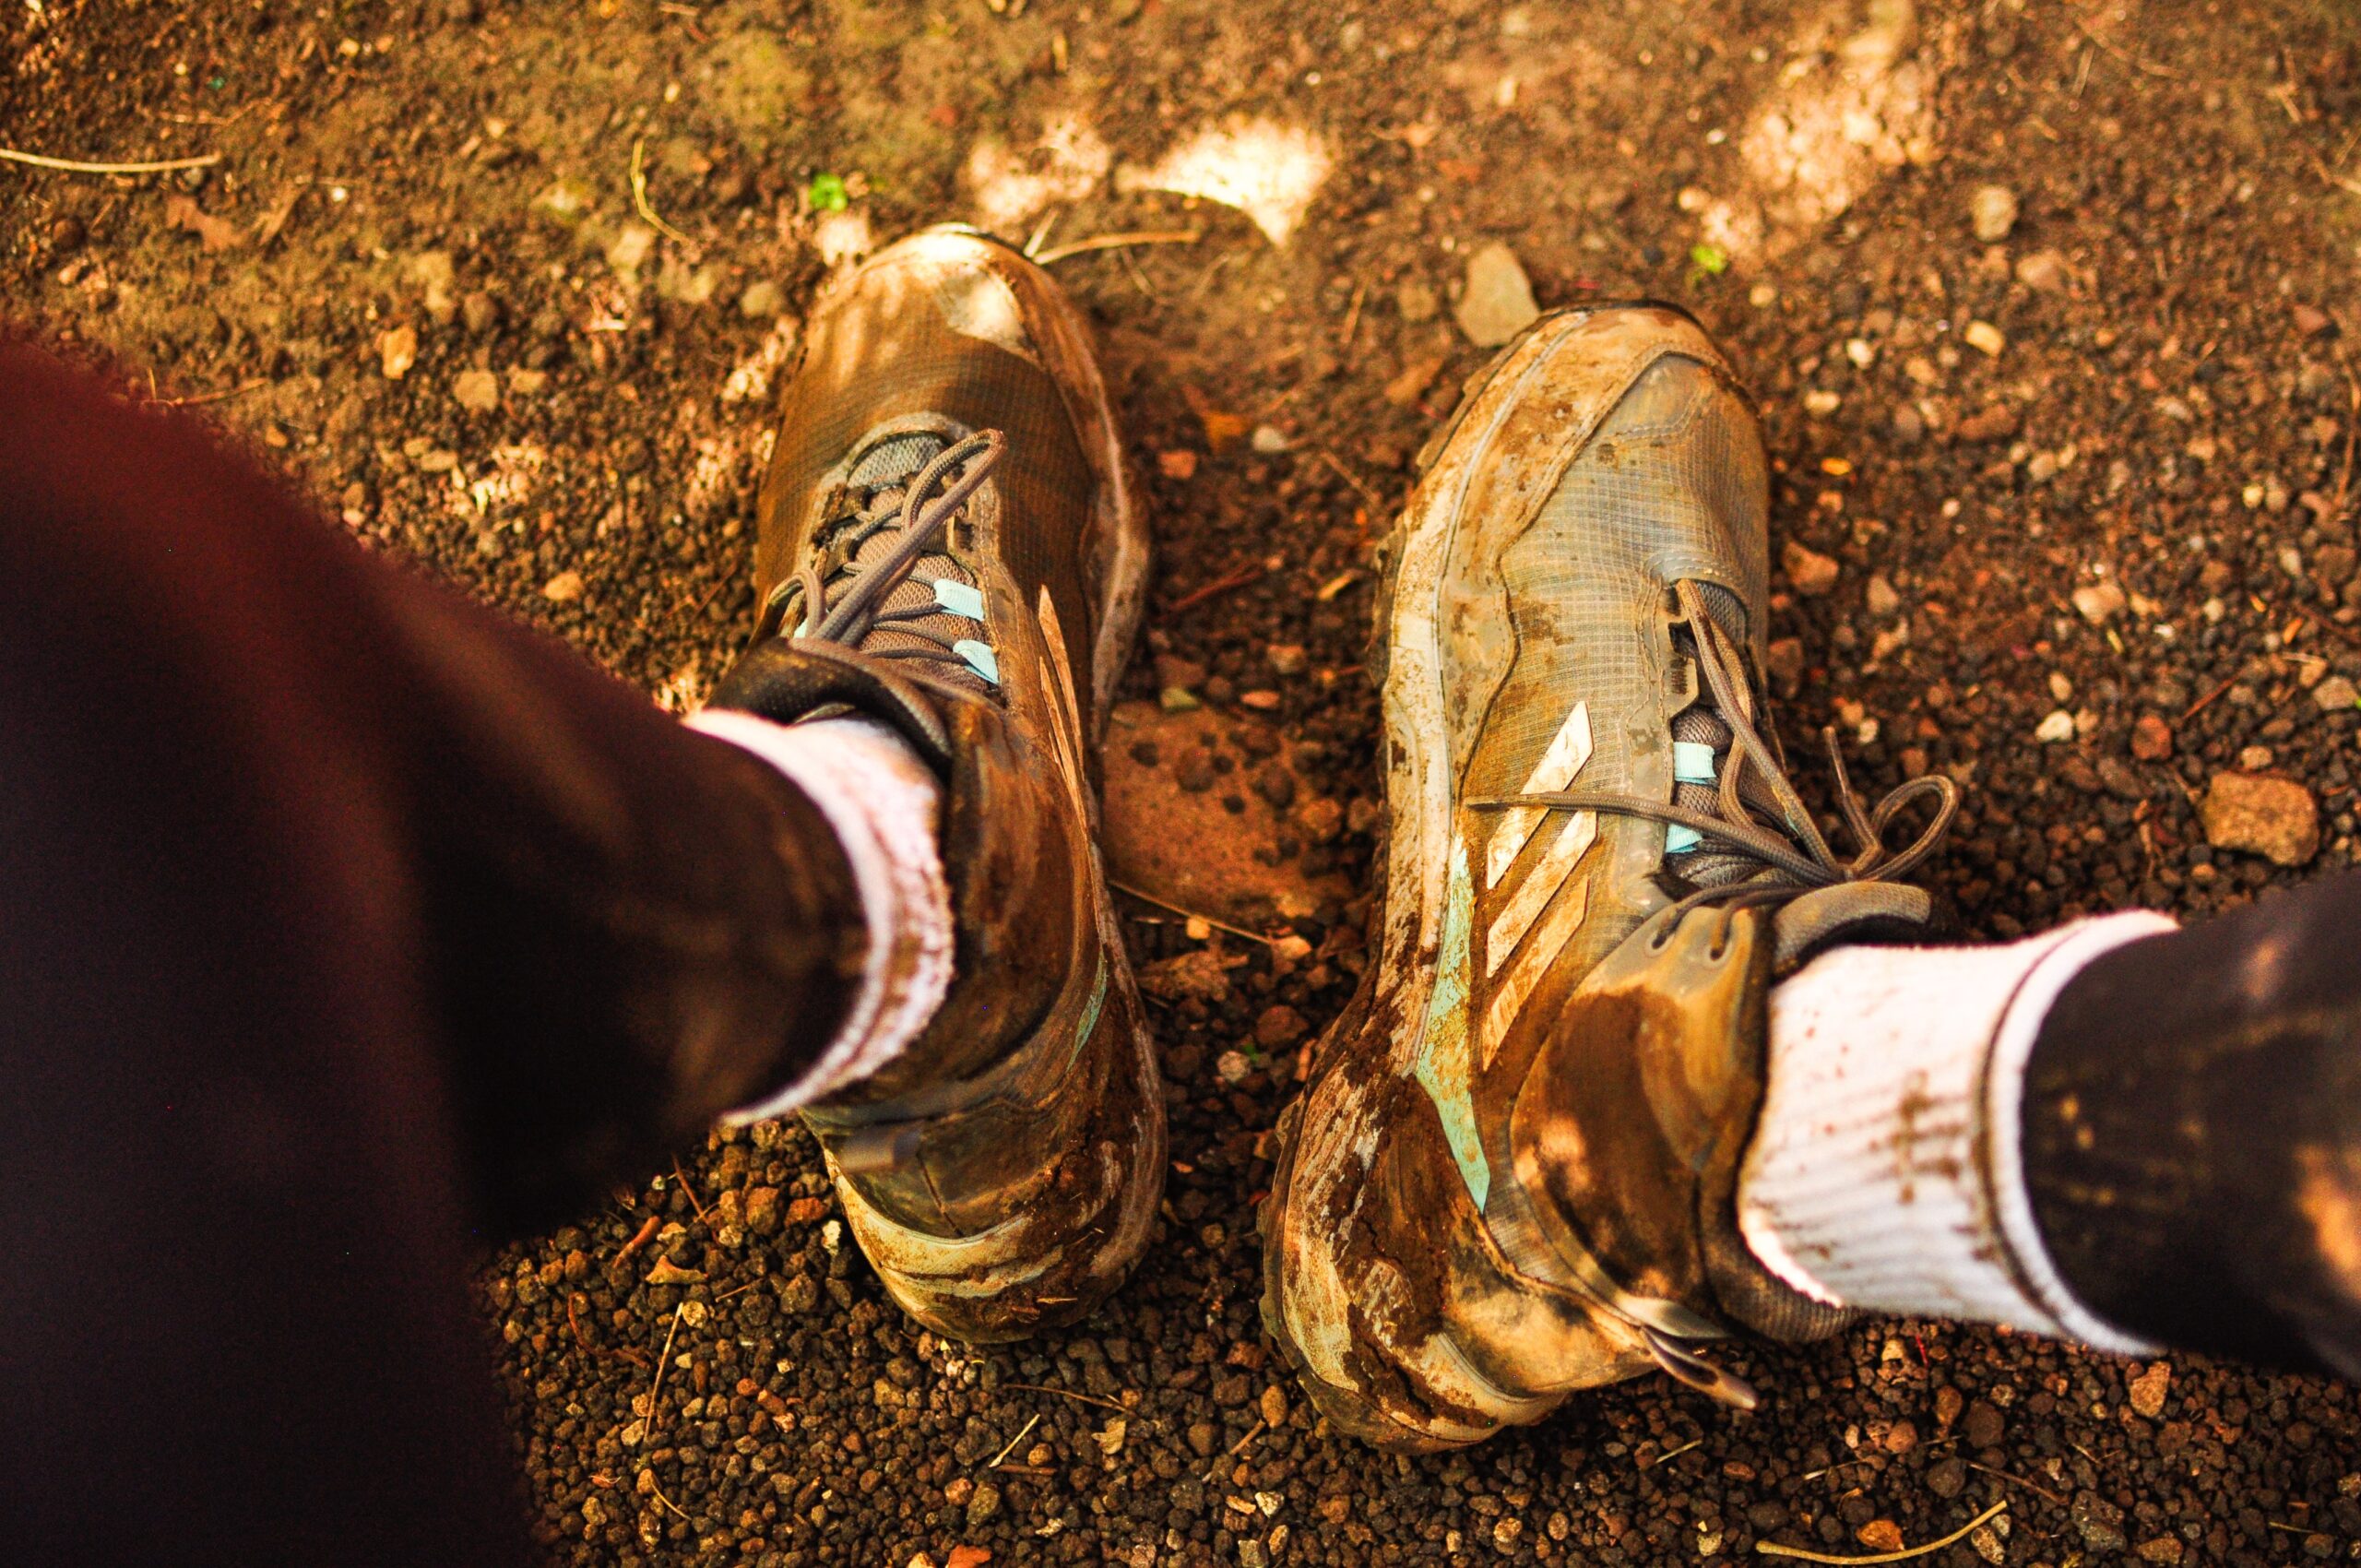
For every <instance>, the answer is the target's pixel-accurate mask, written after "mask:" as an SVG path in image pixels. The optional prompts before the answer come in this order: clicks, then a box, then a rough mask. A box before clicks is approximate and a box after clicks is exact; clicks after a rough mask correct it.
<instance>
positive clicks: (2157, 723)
mask: <svg viewBox="0 0 2361 1568" xmlns="http://www.w3.org/2000/svg"><path fill="white" fill-rule="evenodd" d="M2131 754H2132V755H2133V756H2135V757H2137V758H2139V759H2140V760H2141V761H2142V762H2162V761H2164V760H2165V758H2166V757H2168V756H2170V755H2172V754H2173V727H2172V726H2171V725H2169V724H2167V723H2165V721H2164V720H2163V719H2160V718H2158V717H2157V716H2156V715H2155V714H2153V713H2143V714H2142V715H2141V716H2140V717H2139V718H2138V719H2133V720H2132V722H2131Z"/></svg>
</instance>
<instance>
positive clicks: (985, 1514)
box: [967, 1481, 1000, 1529]
mask: <svg viewBox="0 0 2361 1568" xmlns="http://www.w3.org/2000/svg"><path fill="white" fill-rule="evenodd" d="M998 1517H1000V1488H998V1487H996V1486H994V1485H993V1484H992V1483H991V1482H990V1481H978V1482H977V1483H976V1490H975V1491H974V1493H973V1494H971V1495H970V1496H969V1497H968V1499H967V1527H968V1528H969V1529H973V1528H975V1527H976V1526H979V1525H981V1524H985V1523H987V1522H989V1521H991V1520H993V1519H997V1518H998Z"/></svg>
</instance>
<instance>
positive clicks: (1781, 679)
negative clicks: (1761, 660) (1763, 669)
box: [1764, 637, 1804, 695]
mask: <svg viewBox="0 0 2361 1568" xmlns="http://www.w3.org/2000/svg"><path fill="white" fill-rule="evenodd" d="M1764 653H1765V655H1766V657H1767V661H1768V663H1769V666H1770V675H1771V679H1772V680H1773V681H1774V682H1775V683H1777V684H1778V687H1779V690H1780V691H1781V692H1783V693H1785V694H1786V695H1794V693H1795V692H1796V690H1797V687H1799V686H1801V685H1802V684H1803V680H1804V644H1803V639H1802V638H1801V637H1776V638H1774V639H1773V640H1772V643H1771V646H1770V647H1768V648H1767V649H1765V650H1764Z"/></svg>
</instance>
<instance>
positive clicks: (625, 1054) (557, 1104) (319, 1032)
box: [0, 343, 863, 1564]
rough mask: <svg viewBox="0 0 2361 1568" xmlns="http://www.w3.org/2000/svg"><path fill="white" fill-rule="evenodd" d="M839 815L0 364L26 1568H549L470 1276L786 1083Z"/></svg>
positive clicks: (15, 1470) (21, 1557)
mask: <svg viewBox="0 0 2361 1568" xmlns="http://www.w3.org/2000/svg"><path fill="white" fill-rule="evenodd" d="M862 940H863V938H862V932H861V930H860V916H859V913H858V907H857V904H856V902H855V899H854V897H853V891H852V887H851V883H850V876H849V872H848V868H847V867H846V866H845V864H844V862H843V861H842V858H841V855H840V854H839V852H838V851H837V849H836V842H835V839H834V837H833V836H832V835H831V834H830V833H829V832H828V831H827V830H826V828H825V825H824V824H823V823H822V821H821V819H820V818H819V816H818V814H817V812H816V810H815V808H814V807H813V805H812V804H811V803H810V802H809V801H808V800H806V799H805V798H803V797H802V796H801V795H800V794H799V793H797V792H796V791H795V790H793V789H792V788H790V787H789V785H787V784H786V783H785V782H784V781H783V780H781V779H780V778H777V776H776V775H774V774H773V773H771V772H770V771H769V770H768V769H766V768H765V767H763V766H761V765H760V764H757V763H755V762H753V761H752V760H751V759H750V758H747V757H746V756H744V755H743V754H741V753H738V752H737V751H735V750H734V749H732V748H730V747H728V746H725V745H723V744H721V743H719V742H715V741H711V740H708V739H706V738H705V737H703V736H699V735H696V734H694V733H692V732H690V731H685V730H683V729H682V728H681V727H680V726H679V725H677V724H676V723H674V722H673V721H672V720H671V719H670V718H668V717H667V716H666V715H664V714H662V713H661V712H659V711H658V709H657V708H655V707H653V706H652V705H650V704H649V703H647V701H645V700H644V699H643V698H642V697H640V696H639V695H637V694H635V693H634V692H632V691H631V690H629V689H628V688H626V687H624V686H623V685H621V684H620V683H616V682H614V681H612V680H610V679H608V678H607V677H606V676H604V675H602V674H601V673H599V671H596V670H594V669H593V668H591V667H590V666H589V665H588V664H587V663H586V662H584V661H583V660H582V659H579V658H577V657H575V655H573V654H572V653H570V652H569V651H568V650H566V649H565V648H564V647H562V646H561V645H559V644H557V643H555V642H553V641H551V640H549V639H547V638H545V637H542V636H539V635H537V634H534V633H531V632H529V631H527V630H525V629H523V628H521V627H518V626H516V625H514V624H509V623H507V622H505V621H504V620H502V619H500V618H498V617H496V616H494V615H492V614H491V613H490V612H486V611H484V610H482V609H481V608H478V607H476V606H473V605H470V604H469V603H467V602H465V601H463V600H461V599H459V598H458V597H457V596H456V595H454V594H452V593H450V592H448V591H446V590H445V589H443V588H438V587H436V586H435V585H433V584H432V583H430V582H428V581H426V580H425V579H423V578H422V577H421V576H417V575H415V574H414V573H412V572H410V571H409V570H406V569H403V568H400V567H397V566H395V565H392V564H386V563H384V562H380V561H375V560H372V559H371V558H369V557H368V556H367V555H366V554H365V553H364V552H362V550H361V549H360V548H359V547H358V546H356V545H355V544H354V543H352V542H351V541H350V540H348V539H347V538H345V537H344V536H342V535H341V534H340V533H339V532H338V530H336V529H333V528H331V527H327V526H325V525H324V524H323V523H322V522H320V521H319V520H317V519H315V518H314V517H311V516H309V515H307V513H306V510H305V509H304V508H303V506H301V505H298V504H297V503H295V502H294V501H292V500H291V498H290V497H289V496H288V495H287V494H286V493H284V492H283V491H281V490H280V489H279V488H278V487H277V486H275V485H273V484H272V483H270V482H268V481H265V480H263V479H260V478H258V477H256V476H255V474H254V473H252V472H251V471H249V470H247V469H244V468H243V467H241V466H240V465H238V464H237V463H235V462H232V461H231V460H229V459H228V458H226V457H222V456H221V455H220V454H219V453H218V452H217V451H216V450H215V449H214V448H213V447H212V446H211V445H208V443H207V441H206V440H205V439H203V437H202V436H201V434H199V433H198V432H197V431H196V429H195V428H194V427H193V426H192V425H191V424H190V423H189V422H185V421H179V420H167V419H164V418H160V417H153V416H148V415H142V414H139V413H136V412H134V411H132V410H131V409H130V408H128V407H127V406H126V405H125V404H123V403H121V402H118V401H114V400H112V399H111V398H108V397H107V396H106V395H104V394H103V393H102V392H101V389H100V388H99V387H97V386H95V385H94V384H92V383H91V382H90V381H89V379H88V378H86V377H82V376H78V375H75V374H68V373H66V372H65V371H64V370H62V369H60V368H59V367H57V366H56V365H54V364H53V363H52V362H48V361H46V360H45V359H43V358H42V357H40V356H38V355H37V354H35V353H33V352H31V351H30V350H26V349H23V348H18V347H11V346H9V345H6V344H5V343H0V1218H5V1221H6V1236H7V1239H8V1241H9V1247H8V1254H9V1261H8V1263H7V1264H6V1266H5V1267H0V1407H5V1408H6V1410H7V1412H8V1414H7V1420H6V1432H7V1435H6V1437H0V1520H6V1534H7V1537H8V1543H7V1545H6V1548H5V1549H0V1555H6V1556H7V1557H8V1558H9V1559H10V1560H12V1561H18V1562H42V1563H65V1562H105V1563H135V1562H175V1563H211V1562H224V1563H227V1562H238V1563H248V1562H254V1561H256V1560H269V1561H280V1562H314V1563H340V1564H341V1563H388V1564H390V1563H397V1562H398V1563H405V1564H419V1563H435V1564H466V1563H477V1562H486V1563H489V1562H500V1563H503V1564H513V1563H515V1562H520V1561H525V1560H527V1553H526V1551H525V1549H524V1535H523V1530H522V1527H521V1523H520V1522H521V1520H522V1518H523V1513H522V1510H521V1507H520V1506H519V1503H518V1502H517V1499H516V1482H515V1480H514V1479H513V1467H512V1465H511V1464H510V1463H509V1461H508V1460H507V1459H506V1457H505V1453H506V1449H505V1445H504V1444H503V1443H499V1442H498V1441H497V1428H496V1425H495V1416H494V1413H493V1412H494V1406H493V1403H492V1397H491V1389H492V1382H491V1380H490V1378H489V1376H488V1375H487V1372H488V1365H489V1357H488V1354H487V1352H486V1348H485V1347H484V1344H483V1341H482V1339H481V1326H480V1325H479V1324H476V1323H475V1322H474V1321H473V1320H472V1318H471V1315H470V1313H469V1307H468V1304H467V1301H466V1296H465V1285H464V1281H465V1278H466V1273H467V1268H468V1264H469V1246H470V1244H471V1243H470V1241H469V1238H470V1236H473V1237H475V1238H477V1241H476V1242H475V1243H474V1244H477V1245H481V1243H482V1241H484V1240H487V1239H489V1238H491V1237H492V1236H496V1235H498V1234H500V1233H503V1232H506V1231H509V1230H511V1229H516V1228H517V1227H520V1226H525V1225H530V1224H536V1223H540V1222H544V1221H547V1220H550V1219H552V1218H556V1217H559V1216H561V1215H564V1214H565V1213H567V1212H569V1211H570V1210H574V1209H576V1208H578V1207H579V1206H586V1205H587V1202H588V1201H590V1200H591V1199H592V1198H593V1197H594V1196H595V1194H596V1193H597V1192H598V1191H599V1188H600V1186H601V1184H603V1183H604V1182H608V1181H611V1180H613V1179H615V1178H618V1177H622V1176H628V1175H632V1174H635V1173H637V1172H639V1171H642V1170H652V1169H655V1168H657V1164H658V1158H659V1152H660V1151H663V1150H665V1149H666V1148H668V1146H677V1145H678V1144H679V1143H681V1142H683V1141H686V1140H690V1139H693V1138H694V1137H696V1136H697V1135H699V1134H701V1133H702V1131H703V1129H704V1128H705V1127H706V1124H707V1123H708V1122H709V1120H710V1119H711V1118H712V1117H713V1116H714V1115H715V1114H717V1113H718V1112H719V1111H724V1110H727V1109H729V1108H730V1107H731V1106H733V1105H738V1104H743V1103H747V1102H748V1101H750V1100H752V1099H755V1098H756V1097H758V1096H760V1095H762V1094H763V1093H765V1092H766V1091H768V1090H769V1089H771V1088H773V1087H776V1086H777V1085H778V1084H780V1083H782V1082H784V1081H787V1080H788V1079H789V1078H790V1077H791V1076H792V1075H794V1074H795V1073H797V1072H798V1071H799V1070H800V1069H801V1067H803V1066H805V1065H806V1064H808V1063H809V1062H810V1061H811V1060H812V1058H813V1056H814V1055H815V1054H816V1053H817V1051H818V1050H819V1049H820V1047H821V1046H822V1045H823V1044H824V1043H825V1040H826V1039H827V1038H828V1036H829V1034H830V1032H831V1031H832V1030H833V1028H834V1027H835V1026H836V1022H837V1021H838V1019H839V1017H840V1016H841V1014H842V1012H843V1009H844V1007H845V1005H846V1004H847V1002H848V999H849V995H850V984H849V977H851V976H852V975H854V974H855V973H857V968H858V956H859V953H860V948H861V945H862Z"/></svg>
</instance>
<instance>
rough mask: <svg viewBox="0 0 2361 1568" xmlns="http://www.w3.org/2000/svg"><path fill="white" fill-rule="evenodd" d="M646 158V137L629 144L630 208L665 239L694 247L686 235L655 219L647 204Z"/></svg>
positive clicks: (652, 209)
mask: <svg viewBox="0 0 2361 1568" xmlns="http://www.w3.org/2000/svg"><path fill="white" fill-rule="evenodd" d="M646 159H647V137H640V138H639V139H638V140H637V141H635V142H633V143H632V144H631V204H632V206H633V207H634V208H637V209H638V211H639V215H640V217H641V218H643V219H645V220H647V226H648V227H649V228H651V229H653V230H655V231H656V232H658V233H659V234H661V235H663V236H664V237H665V238H667V239H670V240H677V241H679V242H680V243H681V244H684V245H690V246H694V245H695V244H696V242H695V241H694V240H692V239H690V238H689V237H688V236H687V235H686V234H683V233H682V232H680V231H679V230H678V229H675V228H673V227H672V225H670V223H667V222H665V221H664V220H662V219H661V218H658V217H657V216H656V209H655V208H652V207H650V206H649V205H648V204H647V162H646V161H645V160H646Z"/></svg>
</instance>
